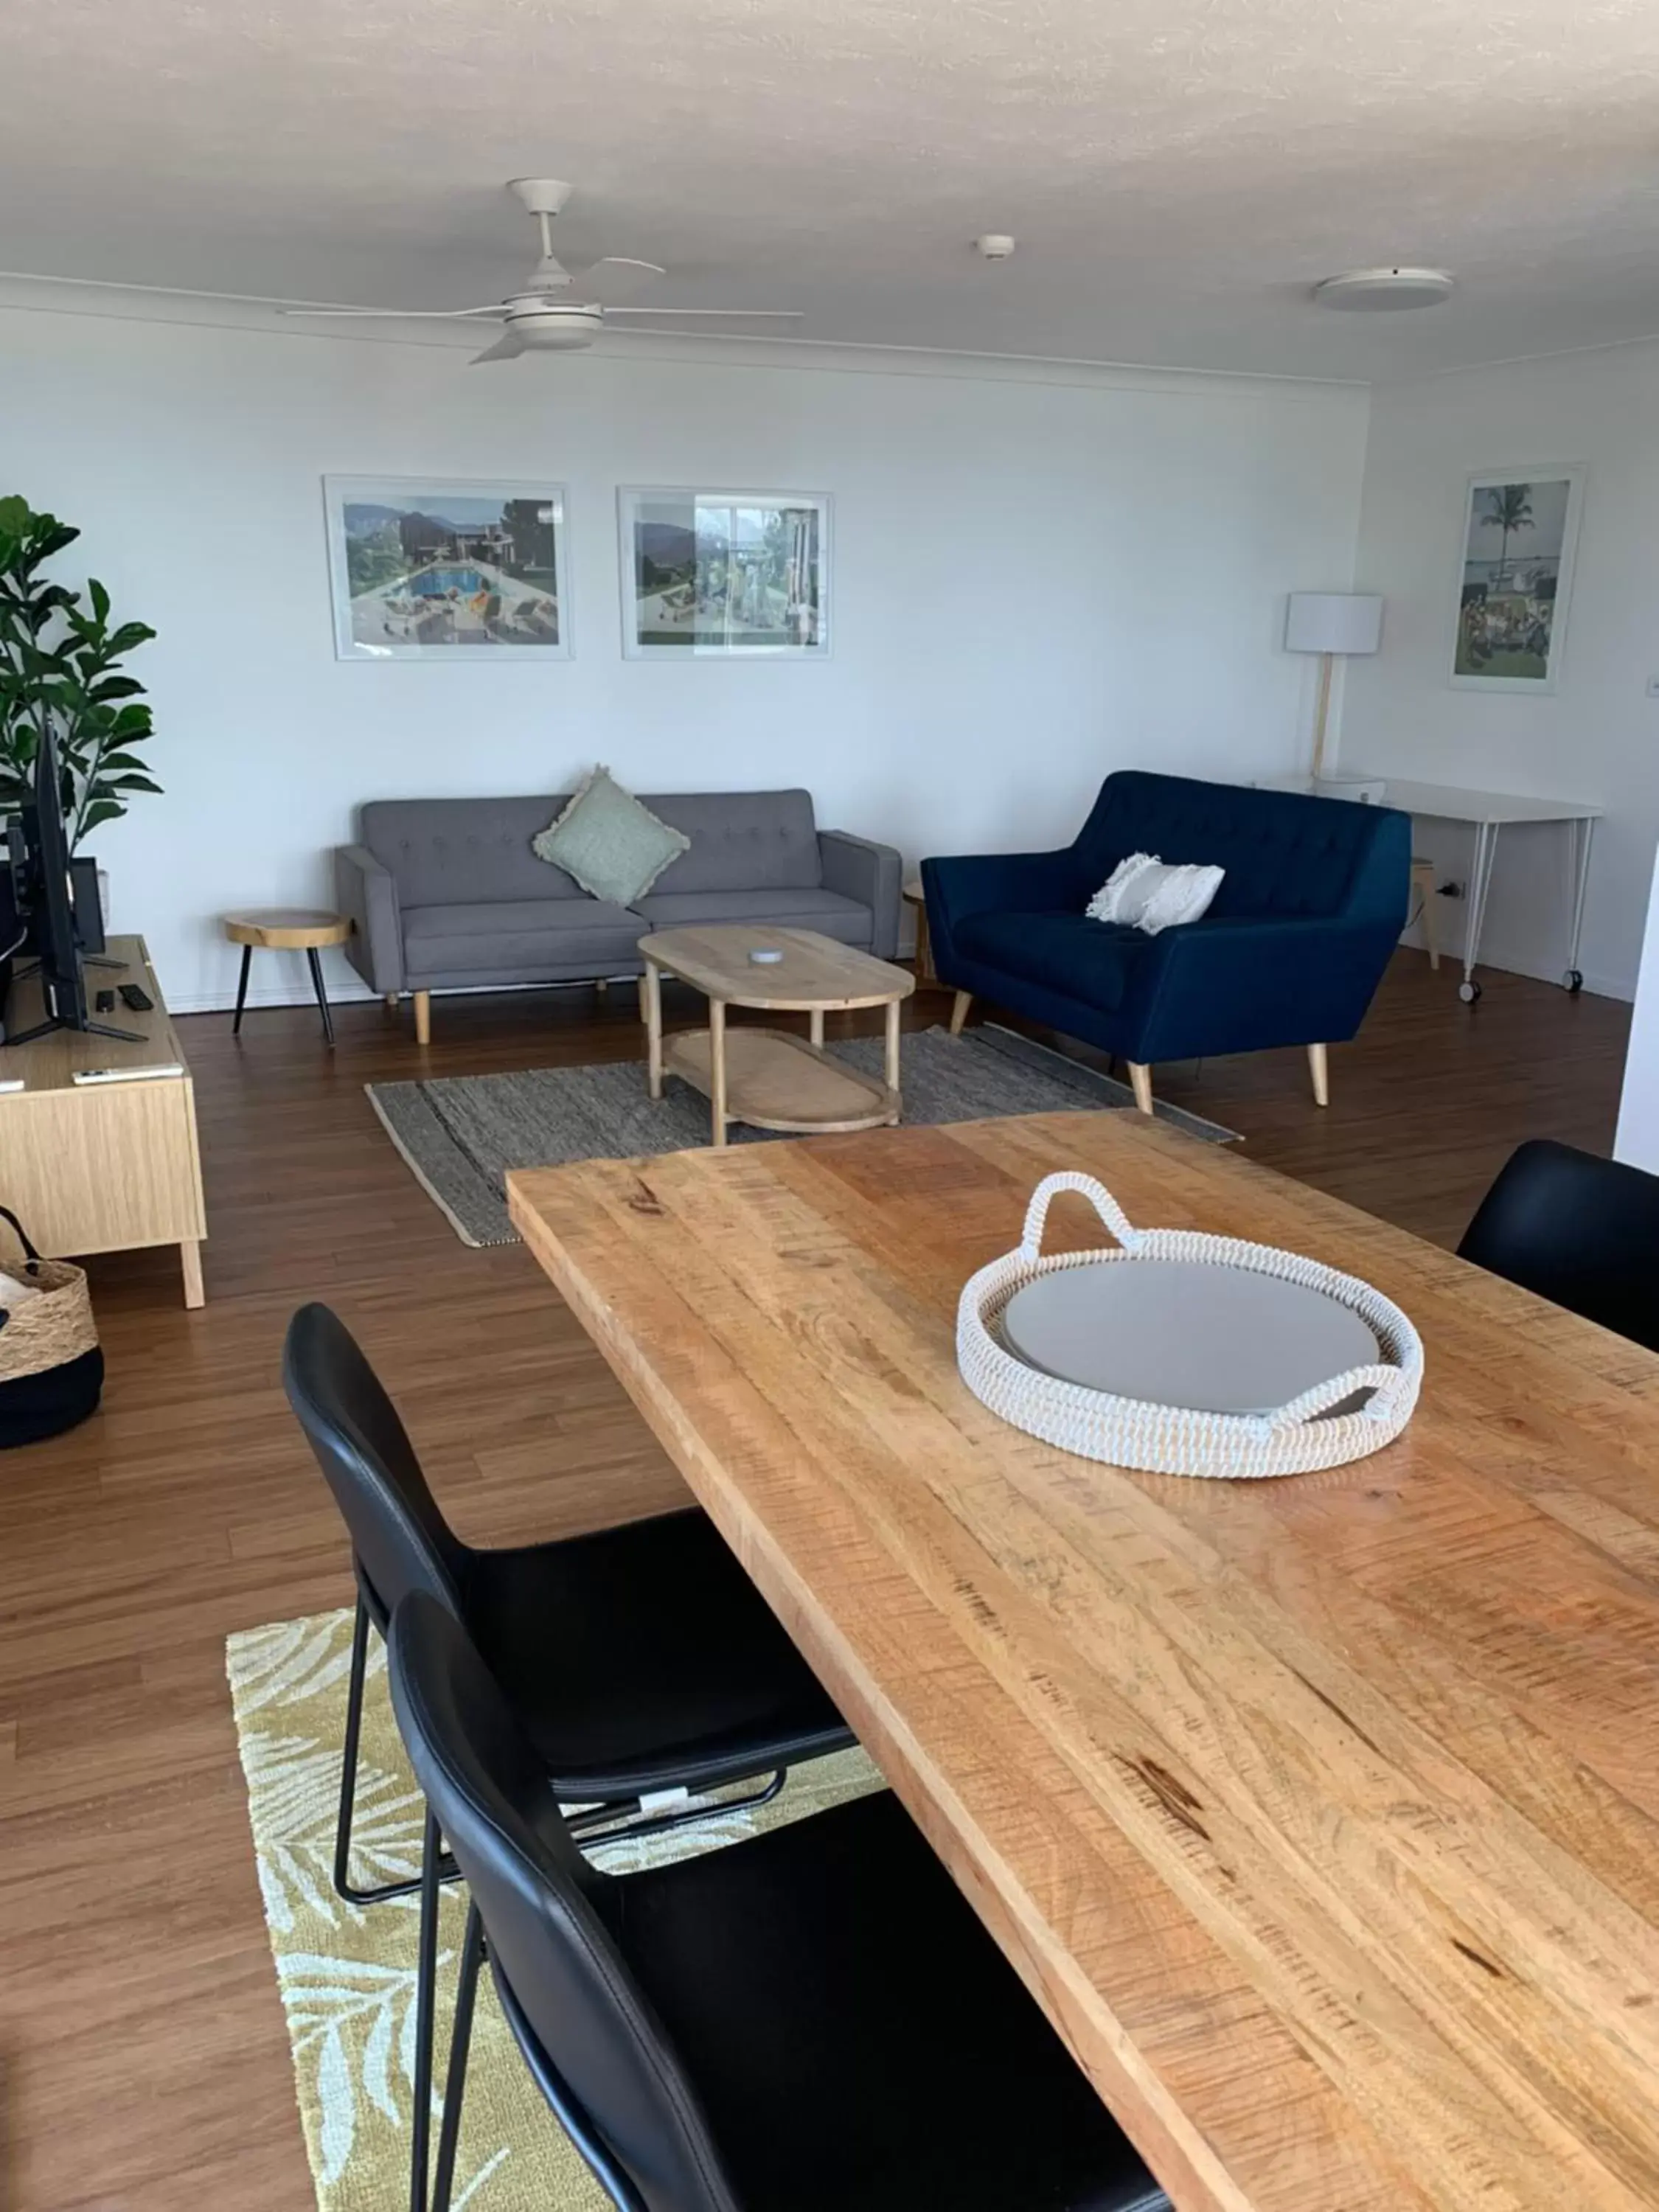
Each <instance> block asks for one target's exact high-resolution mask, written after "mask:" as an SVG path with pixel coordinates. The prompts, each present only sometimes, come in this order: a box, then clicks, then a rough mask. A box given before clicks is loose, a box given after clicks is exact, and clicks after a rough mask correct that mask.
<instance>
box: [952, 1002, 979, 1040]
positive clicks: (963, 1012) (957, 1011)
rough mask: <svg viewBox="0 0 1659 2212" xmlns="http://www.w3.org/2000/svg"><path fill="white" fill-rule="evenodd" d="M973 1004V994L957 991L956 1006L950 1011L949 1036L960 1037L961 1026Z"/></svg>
mask: <svg viewBox="0 0 1659 2212" xmlns="http://www.w3.org/2000/svg"><path fill="white" fill-rule="evenodd" d="M973 1003H974V994H973V993H972V992H971V991H958V992H957V997H956V1004H955V1005H954V1006H952V1007H951V1036H961V1035H962V1025H963V1023H964V1022H965V1021H966V1020H967V1018H968V1009H969V1006H972V1005H973Z"/></svg>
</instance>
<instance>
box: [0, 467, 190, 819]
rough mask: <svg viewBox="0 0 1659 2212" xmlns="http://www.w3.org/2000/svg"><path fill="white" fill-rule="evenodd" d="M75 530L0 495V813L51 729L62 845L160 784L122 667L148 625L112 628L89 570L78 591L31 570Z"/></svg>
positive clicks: (135, 694) (142, 711)
mask: <svg viewBox="0 0 1659 2212" xmlns="http://www.w3.org/2000/svg"><path fill="white" fill-rule="evenodd" d="M80 535H81V533H80V532H79V531H78V530H76V528H74V527H73V526H72V525H70V524H69V523H67V522H60V521H58V518H57V516H56V515H52V514H40V513H36V512H35V511H34V509H33V507H30V505H29V503H28V501H27V500H26V499H23V498H21V497H19V496H18V495H16V494H13V495H10V496H9V497H7V498H0V813H9V812H12V811H15V809H16V808H18V807H19V806H21V805H22V804H23V803H24V801H25V800H26V799H27V798H28V796H29V792H30V786H31V782H32V779H33V774H34V760H35V755H36V753H37V752H38V750H40V740H41V738H42V736H43V735H44V733H45V732H46V730H47V728H48V727H50V729H51V731H52V735H53V737H54V738H55V739H56V741H57V750H58V767H59V779H60V787H61V788H60V797H61V799H62V803H63V809H64V823H65V825H66V827H67V829H68V832H69V842H70V850H71V851H73V850H74V849H75V848H76V846H77V845H78V844H79V843H80V842H82V839H83V838H85V837H86V836H88V835H89V834H90V833H91V832H92V831H93V830H94V829H97V827H98V825H99V824H100V823H101V822H113V821H114V820H116V819H117V817H118V816H120V815H123V814H125V812H126V811H127V808H128V805H130V804H131V799H132V797H133V795H134V793H137V792H141V791H154V792H159V791H160V790H161V785H160V784H158V783H156V782H155V781H152V779H151V777H150V775H149V772H148V770H147V769H146V767H145V764H144V762H143V758H142V757H141V756H140V753H139V751H138V750H137V749H138V748H139V747H140V746H141V745H143V744H145V743H146V741H147V740H148V739H149V737H150V735H151V734H152V728H151V722H150V712H149V708H148V707H147V706H146V705H145V704H144V703H143V689H144V687H143V684H139V683H137V682H136V681H135V680H134V678H132V677H131V676H127V675H124V674H123V673H122V672H121V663H122V661H123V660H124V659H125V658H126V656H127V654H128V653H131V652H133V651H134V650H135V649H136V648H137V647H139V646H141V645H143V644H145V643H146V642H147V641H149V639H150V638H152V637H154V636H155V631H154V630H153V629H149V628H148V627H147V626H146V625H145V624H144V623H139V622H130V623H119V624H117V625H115V626H113V627H112V625H111V623H110V603H109V593H108V592H106V590H105V589H104V586H102V585H101V584H100V583H99V582H98V580H97V579H96V578H95V577H94V578H93V579H91V580H89V581H88V585H87V588H86V592H85V594H84V596H83V595H82V593H81V592H77V591H73V590H71V589H70V586H68V585H66V584H60V583H55V582H52V581H50V580H47V578H46V576H45V575H44V574H43V573H42V571H43V570H44V569H45V568H46V563H47V562H49V561H51V560H52V559H53V558H54V557H55V556H57V555H58V554H59V553H62V552H63V551H64V550H65V549H66V548H67V547H69V546H70V545H73V544H74V543H75V541H76V538H79V536H80Z"/></svg>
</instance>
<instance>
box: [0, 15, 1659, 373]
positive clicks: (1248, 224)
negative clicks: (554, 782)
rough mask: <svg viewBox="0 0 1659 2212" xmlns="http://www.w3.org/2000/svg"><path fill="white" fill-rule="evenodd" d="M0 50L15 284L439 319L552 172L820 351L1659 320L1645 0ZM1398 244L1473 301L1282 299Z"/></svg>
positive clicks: (1175, 349)
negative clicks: (380, 309)
mask: <svg viewBox="0 0 1659 2212" xmlns="http://www.w3.org/2000/svg"><path fill="white" fill-rule="evenodd" d="M0 70H3V77H4V105H5V109H6V126H5V130H4V132H3V134H0V267H4V268H7V269H9V270H27V271H31V272H34V273H39V274H46V275H54V276H77V277H85V278H93V279H101V280H120V281H122V282H125V283H143V284H152V285H160V286H168V287H175V286H176V287H181V288H186V289H197V290H208V291H225V292H233V293H239V294H242V295H258V296H264V297H277V298H286V299H307V300H311V301H321V300H331V301H362V302H365V303H369V304H374V305H380V306H392V305H401V304H404V303H416V302H419V303H422V304H427V305H431V306H435V307H465V306H468V305H471V304H475V303H478V302H482V301H489V300H493V299H495V298H496V297H498V296H499V295H501V293H502V292H503V291H504V290H507V289H510V288H511V287H512V285H513V283H514V282H515V281H516V280H517V279H518V278H520V276H522V275H523V274H524V273H525V270H526V264H527V263H528V261H529V260H530V259H531V258H532V246H533V237H532V227H531V225H530V224H529V222H528V220H527V218H526V216H524V215H523V214H522V213H521V212H520V210H518V208H517V207H516V205H515V204H513V203H512V202H509V201H508V200H507V197H506V196H505V195H504V194H503V193H502V191H501V182H502V180H504V179H506V178H507V177H510V176H515V175H522V174H526V173H542V174H547V173H551V174H554V175H557V176H563V177H568V178H572V179H574V180H575V181H576V183H577V185H579V187H580V191H579V196H578V197H577V198H576V200H575V201H574V203H573V204H572V207H571V209H570V210H569V212H568V214H567V215H566V216H564V217H562V220H561V223H560V227H559V233H558V237H559V243H560V246H561V249H562V250H563V251H565V252H566V257H567V258H574V257H577V256H582V255H596V254H599V253H623V254H635V255H643V256H646V257H648V258H652V259H654V260H659V261H664V262H666V263H667V264H669V266H670V268H671V270H672V272H673V273H672V276H671V279H670V281H669V282H668V283H666V284H665V285H663V286H661V287H659V289H658V290H657V291H656V292H655V293H654V294H653V301H655V302H658V303H659V304H663V305H672V304H677V303H681V304H697V303H698V302H701V301H709V302H714V303H715V304H727V303H735V304H737V305H738V306H742V305H745V304H746V305H751V306H767V307H802V308H805V310H806V311H807V314H806V319H805V322H804V323H803V324H802V325H800V326H799V329H800V333H801V335H803V336H804V337H811V338H814V339H821V340H835V341H866V342H875V343H884V344H901V345H912V346H922V347H948V348H955V349H968V350H973V351H993V352H1006V353H1021V354H1035V355H1047V356H1071V357H1076V358H1080V359H1091V360H1106V361H1120V362H1164V363H1175V364H1184V365H1190V366H1194V367H1201V368H1228V369H1243V370H1267V371H1284V372H1290V373H1291V374H1303V375H1327V374H1334V375H1339V376H1359V377H1368V376H1387V375H1392V374H1412V373H1416V372H1419V371H1424V370H1431V369H1435V368H1444V367H1450V366H1455V365H1461V364H1467V363H1471V362H1482V361H1492V360H1499V359H1504V358H1509V357H1511V356H1516V355H1519V354H1528V353H1534V352H1542V351H1550V350H1553V349H1559V348H1565V347H1573V346H1583V345H1589V344H1596V343H1606V342H1608V341H1611V340H1616V339H1620V338H1625V337H1638V336H1642V335H1645V334H1647V333H1650V332H1653V331H1659V99H1656V92H1659V5H1656V0H1466V4H1464V5H1462V6H1454V5H1452V4H1450V0H259V4H257V5H256V4H254V0H192V4H180V0H43V4H38V5H36V6H33V7H29V8H23V7H17V8H14V9H10V10H9V11H8V15H7V19H6V27H5V31H4V36H3V52H0ZM987 229H994V230H1009V231H1012V232H1014V233H1015V234H1017V235H1018V239H1019V241H1020V244H1019V252H1018V255H1017V256H1016V258H1014V260H1012V262H1010V263H1007V264H1003V265H1000V266H997V267H988V266H986V265H983V264H981V263H980V262H979V260H978V259H977V258H976V257H975V254H974V253H973V252H972V250H971V246H970V243H969V241H970V240H972V239H973V238H974V236H975V234H977V233H979V232H981V231H982V230H987ZM1385 261H1386V262H1392V261H1408V262H1427V263H1432V264H1443V265H1444V266H1446V267H1449V268H1450V269H1452V270H1455V272H1456V274H1457V276H1459V278H1460V280H1461V281H1460V290H1459V295H1458V296H1457V298H1456V299H1455V301H1453V302H1452V304H1451V305H1450V306H1449V307H1439V308H1435V309H1431V310H1430V311H1428V312H1426V313H1419V314H1413V315H1404V316H1401V317H1398V318H1375V317H1345V316H1339V315H1335V314H1332V313H1329V312H1328V311H1326V310H1322V309H1316V308H1315V307H1311V306H1310V304H1309V303H1308V301H1307V296H1306V295H1307V288H1308V287H1309V286H1310V284H1311V283H1313V282H1315V281H1316V279H1317V278H1319V277H1322V276H1327V275H1329V274H1331V273H1332V272H1333V271H1334V270H1340V269H1344V268H1348V267H1352V266H1355V265H1358V264H1366V263H1373V262H1385ZM762 327H764V326H762Z"/></svg>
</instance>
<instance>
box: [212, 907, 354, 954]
mask: <svg viewBox="0 0 1659 2212" xmlns="http://www.w3.org/2000/svg"><path fill="white" fill-rule="evenodd" d="M221 927H222V929H223V930H224V933H225V935H226V936H227V937H228V939H230V941H231V943H232V944H233V945H265V946H268V947H270V949H271V950H272V951H278V952H305V951H311V950H313V948H316V949H320V948H321V947H322V946H323V945H343V944H344V943H345V941H346V939H347V938H348V937H349V936H350V934H351V924H350V922H349V921H348V919H347V918H346V916H345V915H343V914H333V913H331V912H330V911H329V909H328V908H326V907H315V906H266V907H256V908H252V910H251V911H249V912H245V913H242V914H228V915H222V917H221Z"/></svg>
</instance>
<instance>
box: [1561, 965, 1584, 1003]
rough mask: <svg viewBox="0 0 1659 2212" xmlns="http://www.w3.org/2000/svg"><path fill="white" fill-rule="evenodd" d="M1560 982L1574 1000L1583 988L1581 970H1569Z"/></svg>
mask: <svg viewBox="0 0 1659 2212" xmlns="http://www.w3.org/2000/svg"><path fill="white" fill-rule="evenodd" d="M1561 981H1562V984H1563V986H1564V987H1565V989H1566V990H1568V991H1570V992H1571V994H1572V996H1573V997H1574V998H1575V999H1576V998H1577V996H1578V994H1579V993H1580V992H1581V991H1582V990H1583V987H1584V976H1583V969H1578V968H1569V969H1568V970H1567V972H1566V974H1565V975H1564V976H1563V977H1562V978H1561Z"/></svg>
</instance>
